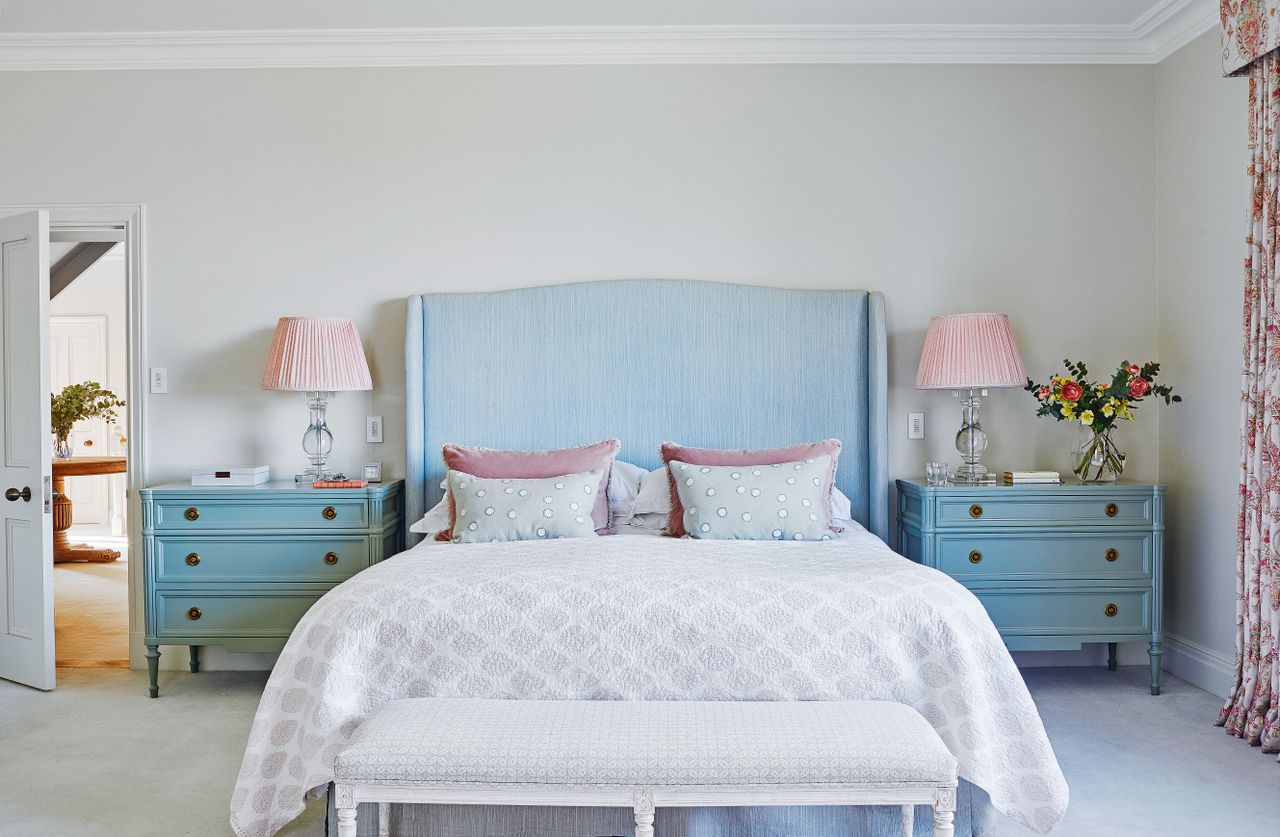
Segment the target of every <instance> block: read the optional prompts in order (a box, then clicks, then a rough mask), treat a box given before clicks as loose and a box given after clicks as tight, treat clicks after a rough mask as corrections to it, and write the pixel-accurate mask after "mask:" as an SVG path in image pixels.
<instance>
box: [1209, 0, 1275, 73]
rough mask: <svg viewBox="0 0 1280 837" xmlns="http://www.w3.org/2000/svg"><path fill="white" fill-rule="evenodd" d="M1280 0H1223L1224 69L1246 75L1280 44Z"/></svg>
mask: <svg viewBox="0 0 1280 837" xmlns="http://www.w3.org/2000/svg"><path fill="white" fill-rule="evenodd" d="M1278 8H1280V0H1221V14H1222V72H1223V73H1225V74H1226V75H1229V76H1234V75H1243V74H1244V73H1245V72H1248V69H1249V65H1251V64H1252V63H1253V62H1254V61H1257V60H1258V59H1259V58H1261V57H1262V56H1264V55H1266V54H1267V53H1269V52H1271V51H1272V50H1274V49H1275V48H1276V47H1280V15H1278V14H1277V9H1278Z"/></svg>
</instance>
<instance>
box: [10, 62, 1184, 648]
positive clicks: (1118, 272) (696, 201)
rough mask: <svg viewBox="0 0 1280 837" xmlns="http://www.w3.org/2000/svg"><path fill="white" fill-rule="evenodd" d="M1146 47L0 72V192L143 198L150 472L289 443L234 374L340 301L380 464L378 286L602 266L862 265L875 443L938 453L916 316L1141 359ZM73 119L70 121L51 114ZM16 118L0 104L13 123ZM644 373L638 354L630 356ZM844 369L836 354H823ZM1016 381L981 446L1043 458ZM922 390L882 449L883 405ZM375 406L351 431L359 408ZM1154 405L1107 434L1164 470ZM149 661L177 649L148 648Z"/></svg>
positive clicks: (855, 269)
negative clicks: (357, 347)
mask: <svg viewBox="0 0 1280 837" xmlns="http://www.w3.org/2000/svg"><path fill="white" fill-rule="evenodd" d="M1154 76H1155V71H1154V69H1153V68H1152V67H1138V66H1134V67H1103V66H996V67H984V66H830V67H803V66H779V67H762V66H756V67H726V66H715V67H589V68H473V69H465V68H452V69H401V70H302V71H292V70H277V71H198V72H197V71H192V72H105V73H91V74H90V73H83V74H82V73H6V74H4V75H3V78H2V79H0V81H3V84H0V112H3V113H4V114H5V119H4V121H3V126H0V150H2V151H3V154H4V158H5V160H6V161H19V162H20V164H13V165H11V164H8V163H6V164H5V165H4V166H0V203H5V204H24V203H36V204H45V203H86V202H98V201H139V202H145V203H146V205H147V213H148V214H147V231H146V233H147V253H146V257H147V270H148V276H149V281H150V288H149V295H150V298H149V308H148V311H147V316H146V327H147V329H148V340H149V357H148V358H147V362H148V364H150V365H155V366H165V367H167V368H168V370H169V376H170V380H169V394H168V395H164V396H151V397H150V400H149V409H150V412H149V417H150V425H149V438H148V439H147V444H148V446H149V450H150V456H151V459H150V462H151V469H152V470H151V473H150V474H149V475H148V477H149V479H150V480H151V481H153V482H155V481H161V480H171V479H185V478H186V477H187V476H188V474H189V472H190V470H191V468H193V467H198V466H209V465H212V464H215V463H217V464H223V463H226V464H247V463H254V462H262V463H267V464H270V465H271V467H272V469H273V471H274V472H275V473H276V474H277V475H288V474H291V473H292V472H293V471H294V470H295V469H296V468H297V467H298V465H299V464H300V462H299V460H300V458H301V457H300V451H299V438H300V436H301V432H302V429H303V426H304V423H305V412H304V410H303V405H302V402H301V400H300V399H298V398H294V397H292V396H290V395H286V394H280V393H263V392H261V391H260V390H259V381H260V379H261V374H262V363H263V360H264V358H265V355H266V349H267V344H268V341H269V337H270V334H271V329H272V327H273V326H274V323H275V320H276V318H277V317H279V316H281V315H286V314H303V315H348V316H351V317H354V318H355V319H356V321H357V322H358V323H359V325H360V328H361V331H362V333H363V335H364V337H365V341H366V344H367V346H368V349H369V356H370V361H371V365H372V368H373V374H374V381H375V387H376V389H375V390H374V392H373V393H372V395H365V394H361V393H348V394H342V395H340V396H339V397H338V398H337V401H336V403H335V405H334V407H333V409H332V410H331V412H330V416H331V426H332V427H333V429H334V431H335V435H336V445H335V461H336V464H337V465H338V466H339V467H342V468H353V467H354V466H356V465H358V464H359V463H361V462H364V461H367V460H372V459H377V460H382V461H383V462H384V463H385V465H386V469H387V472H388V474H390V475H395V474H400V473H403V462H402V459H403V451H404V441H403V440H404V431H403V420H402V418H401V410H402V394H403V382H402V380H401V376H402V345H403V338H402V330H403V316H404V305H403V302H402V298H403V297H404V296H406V295H408V294H410V293H416V292H423V291H438V290H474V289H485V288H508V287H519V286H525V285H533V284H541V283H552V282H565V281H573V280H586V279H608V278H617V277H691V278H702V279H715V280H722V281H734V282H755V283H762V284H774V285H783V286H793V287H809V288H826V287H845V288H871V289H880V290H883V291H884V292H885V294H886V297H887V300H888V311H889V325H890V347H889V348H890V387H891V390H890V405H889V406H890V411H891V422H892V423H891V460H890V461H891V465H892V469H893V474H894V476H908V475H916V474H920V473H921V472H922V470H923V463H924V461H925V460H926V459H928V458H947V459H950V460H952V461H955V460H956V458H957V457H956V454H955V451H954V448H953V446H952V437H953V435H954V433H955V430H956V429H957V428H958V426H959V415H958V409H957V408H956V406H955V402H954V400H953V399H952V398H951V397H950V395H949V394H946V393H918V392H916V391H915V389H914V387H913V385H914V378H915V368H916V364H917V362H918V359H919V352H920V347H921V344H922V342H923V335H924V331H925V328H926V326H927V324H928V321H929V317H930V316H932V315H935V314H940V313H949V312H960V311H988V310H995V311H1005V312H1008V313H1009V315H1010V316H1011V317H1012V320H1013V323H1014V325H1015V327H1016V330H1017V334H1018V337H1019V340H1020V342H1021V345H1022V350H1023V354H1024V356H1025V358H1026V361H1027V365H1028V370H1029V371H1030V372H1031V373H1032V374H1034V375H1036V376H1037V377H1041V376H1046V375H1048V374H1049V373H1050V372H1052V371H1054V370H1055V369H1057V368H1058V364H1059V363H1060V362H1061V359H1062V358H1063V357H1064V356H1067V355H1070V356H1072V357H1074V358H1078V359H1082V360H1085V361H1088V362H1090V363H1091V364H1093V365H1094V366H1096V367H1098V368H1100V369H1101V368H1103V367H1106V366H1108V365H1110V364H1113V363H1116V362H1118V361H1119V360H1121V359H1122V358H1124V357H1129V358H1145V357H1156V356H1158V352H1157V349H1158V325H1157V311H1156V306H1155V305H1154V302H1153V301H1154V299H1155V297H1156V293H1157V283H1156V278H1157V277H1156V261H1155V259H1154V257H1153V256H1154V252H1153V251H1154V240H1155V235H1156V219H1155V213H1154V212H1153V205H1154V195H1155V180H1156V170H1155V158H1154V154H1153V153H1152V151H1153V147H1154V136H1153V133H1154V131H1153V125H1154V120H1155V116H1154V99H1155V97H1154V86H1153V85H1154ZM68 113H74V114H76V117H77V120H79V121H80V122H81V123H82V124H90V125H93V126H94V132H93V137H92V140H93V141H92V143H91V144H89V145H86V142H85V138H84V136H83V134H82V132H75V131H72V132H68V131H66V130H65V129H64V125H63V124H62V121H61V120H58V119H54V118H51V116H52V115H54V114H68ZM19 126H20V127H19ZM655 374H660V372H659V371H658V370H655ZM831 374H832V378H833V385H837V386H838V385H839V383H838V379H839V375H840V361H839V358H833V359H832V369H831ZM1032 406H1033V405H1032V402H1031V399H1030V397H1029V396H1028V395H1026V394H1025V393H1023V392H1021V391H1007V392H995V393H993V394H992V397H991V398H990V399H989V401H988V408H987V409H986V410H985V411H984V416H985V419H986V421H985V424H986V427H987V429H988V431H989V432H990V434H991V437H992V443H991V449H990V451H989V455H988V461H989V463H990V464H991V465H993V466H995V467H999V468H1008V467H1019V468H1025V467H1059V468H1060V467H1063V455H1062V451H1063V450H1064V449H1065V448H1066V446H1067V444H1068V442H1069V441H1070V440H1071V438H1072V434H1071V433H1070V432H1069V430H1068V428H1066V427H1063V426H1056V425H1053V424H1052V423H1050V422H1048V421H1045V420H1040V419H1035V418H1034V417H1033V416H1032ZM912 409H923V410H926V411H928V432H929V438H928V439H927V440H925V441H923V442H908V441H907V440H906V438H905V436H906V426H905V425H906V413H907V411H908V410H912ZM371 412H372V413H377V414H382V415H383V416H385V417H386V438H387V442H386V443H385V444H383V445H370V446H366V445H365V444H364V443H363V442H362V441H361V439H360V437H361V436H362V435H363V434H362V430H363V427H364V416H365V415H366V414H367V413H371ZM1158 421H1159V419H1158V416H1157V415H1155V414H1148V415H1146V416H1144V418H1143V421H1142V422H1141V423H1140V424H1139V425H1137V426H1136V427H1135V428H1131V429H1126V430H1125V431H1124V434H1123V436H1122V439H1121V441H1122V443H1123V445H1124V447H1125V448H1126V449H1127V450H1128V451H1129V453H1130V462H1131V463H1132V464H1131V468H1130V473H1131V474H1132V475H1133V476H1136V477H1139V478H1150V479H1154V478H1156V477H1157V476H1158V475H1159V470H1158V463H1157V450H1158V445H1157V431H1158ZM171 656H173V655H171Z"/></svg>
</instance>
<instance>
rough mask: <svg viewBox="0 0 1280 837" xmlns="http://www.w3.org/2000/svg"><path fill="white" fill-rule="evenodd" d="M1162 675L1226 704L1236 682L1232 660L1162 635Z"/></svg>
mask: <svg viewBox="0 0 1280 837" xmlns="http://www.w3.org/2000/svg"><path fill="white" fill-rule="evenodd" d="M1163 662H1164V664H1163V668H1164V670H1165V671H1167V672H1169V673H1170V674H1172V675H1173V676H1174V677H1178V678H1180V679H1182V680H1185V681H1187V682H1188V683H1190V684H1191V685H1193V686H1196V687H1198V688H1201V689H1204V690H1205V691H1206V692H1208V693H1209V694H1211V695H1217V696H1218V697H1220V698H1222V699H1223V700H1226V698H1227V693H1228V692H1229V691H1230V689H1231V684H1232V682H1233V681H1234V680H1235V673H1236V661H1235V656H1234V655H1232V656H1227V655H1226V654H1223V653H1221V652H1218V651H1214V650H1213V649H1212V648H1206V647H1205V646H1203V645H1201V644H1199V643H1197V642H1192V641H1191V640H1189V639H1187V638H1186V637H1183V636H1179V635H1177V634H1171V633H1166V634H1165V635H1164V661H1163Z"/></svg>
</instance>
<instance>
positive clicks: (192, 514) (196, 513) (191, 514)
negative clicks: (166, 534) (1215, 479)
mask: <svg viewBox="0 0 1280 837" xmlns="http://www.w3.org/2000/svg"><path fill="white" fill-rule="evenodd" d="M183 517H185V518H186V519H187V520H199V519H200V510H199V509H198V508H196V507H195V506H192V507H191V508H189V509H187V511H186V513H185V514H184V515H183Z"/></svg>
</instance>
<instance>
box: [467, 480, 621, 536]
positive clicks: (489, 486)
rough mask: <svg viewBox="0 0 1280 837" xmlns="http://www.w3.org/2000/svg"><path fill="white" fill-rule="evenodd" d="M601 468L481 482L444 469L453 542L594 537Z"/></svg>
mask: <svg viewBox="0 0 1280 837" xmlns="http://www.w3.org/2000/svg"><path fill="white" fill-rule="evenodd" d="M603 475H604V471H602V470H600V469H596V470H592V471H584V472H582V473H581V474H566V475H565V476H561V477H548V478H547V479H485V478H482V477H476V476H472V475H471V474H464V473H463V472H462V471H449V472H448V480H449V492H450V493H451V494H452V495H453V498H454V502H455V506H456V509H457V522H456V523H455V524H454V527H453V542H454V543H479V542H487V541H530V540H541V539H544V538H588V537H595V535H596V527H595V523H593V522H592V520H591V509H592V507H593V506H594V505H595V502H596V493H597V492H598V491H599V490H600V479H601V477H602V476H603Z"/></svg>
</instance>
